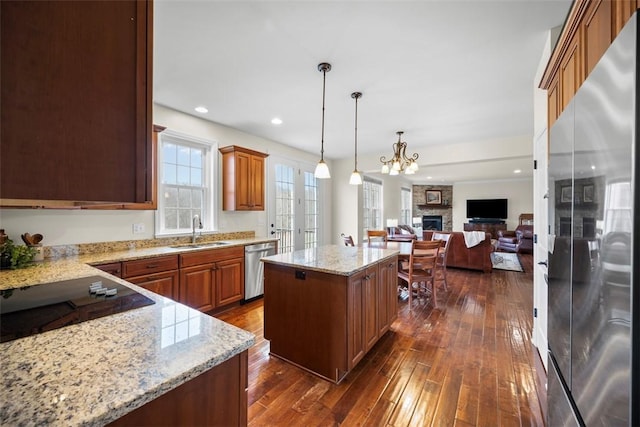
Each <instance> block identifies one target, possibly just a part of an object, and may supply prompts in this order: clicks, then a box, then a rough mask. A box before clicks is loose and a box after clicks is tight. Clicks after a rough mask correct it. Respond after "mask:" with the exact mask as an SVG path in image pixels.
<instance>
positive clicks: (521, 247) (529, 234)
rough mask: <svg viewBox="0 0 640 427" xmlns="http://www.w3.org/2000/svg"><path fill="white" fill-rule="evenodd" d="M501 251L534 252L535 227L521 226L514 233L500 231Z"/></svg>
mask: <svg viewBox="0 0 640 427" xmlns="http://www.w3.org/2000/svg"><path fill="white" fill-rule="evenodd" d="M497 249H498V250H499V251H504V252H528V253H531V252H533V225H519V226H517V227H516V229H515V230H513V231H503V230H499V231H498V247H497Z"/></svg>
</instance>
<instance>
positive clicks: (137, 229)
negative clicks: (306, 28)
mask: <svg viewBox="0 0 640 427" xmlns="http://www.w3.org/2000/svg"><path fill="white" fill-rule="evenodd" d="M142 233H144V223H143V222H136V223H135V224H133V234H142Z"/></svg>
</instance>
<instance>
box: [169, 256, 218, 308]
mask: <svg viewBox="0 0 640 427" xmlns="http://www.w3.org/2000/svg"><path fill="white" fill-rule="evenodd" d="M214 268H215V264H207V265H198V266H195V267H188V268H183V269H181V270H180V286H179V289H180V291H179V293H178V300H179V301H180V302H181V303H183V304H186V305H188V306H189V307H193V308H195V309H196V310H200V311H209V310H212V309H213V308H215V292H214V279H215V277H214V276H215V269H214Z"/></svg>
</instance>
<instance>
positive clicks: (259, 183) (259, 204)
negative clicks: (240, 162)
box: [249, 156, 264, 211]
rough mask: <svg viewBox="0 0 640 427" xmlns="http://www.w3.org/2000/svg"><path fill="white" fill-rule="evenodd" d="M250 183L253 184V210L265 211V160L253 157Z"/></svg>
mask: <svg viewBox="0 0 640 427" xmlns="http://www.w3.org/2000/svg"><path fill="white" fill-rule="evenodd" d="M250 162H251V167H250V174H249V182H251V196H250V198H251V205H252V206H251V209H252V210H259V211H262V210H264V158H262V157H258V156H251V159H250Z"/></svg>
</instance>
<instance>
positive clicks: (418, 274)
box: [398, 240, 442, 310]
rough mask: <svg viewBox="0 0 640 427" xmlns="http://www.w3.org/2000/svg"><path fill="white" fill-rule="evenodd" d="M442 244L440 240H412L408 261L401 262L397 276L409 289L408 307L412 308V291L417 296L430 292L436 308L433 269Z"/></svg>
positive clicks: (434, 269)
mask: <svg viewBox="0 0 640 427" xmlns="http://www.w3.org/2000/svg"><path fill="white" fill-rule="evenodd" d="M441 246H442V241H440V240H425V241H422V240H414V241H413V243H412V246H411V255H410V256H409V262H405V263H402V264H401V269H400V270H398V278H400V279H402V280H404V281H405V282H407V289H408V291H409V309H410V310H411V309H412V300H413V293H414V292H415V293H416V296H417V297H418V298H419V297H420V294H421V293H424V294H425V295H427V294H431V301H432V304H433V307H434V308H438V301H437V298H436V286H435V271H436V261H437V259H438V252H439V251H440V247H441Z"/></svg>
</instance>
